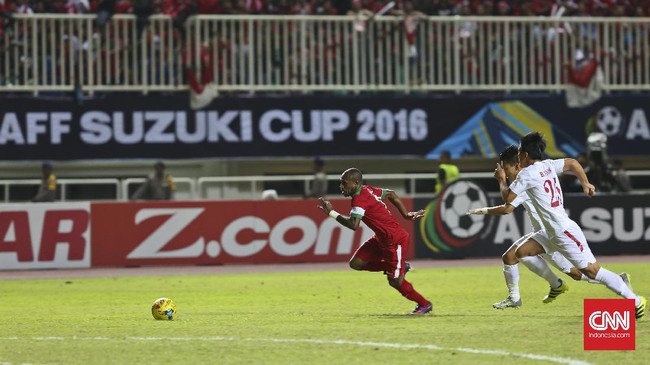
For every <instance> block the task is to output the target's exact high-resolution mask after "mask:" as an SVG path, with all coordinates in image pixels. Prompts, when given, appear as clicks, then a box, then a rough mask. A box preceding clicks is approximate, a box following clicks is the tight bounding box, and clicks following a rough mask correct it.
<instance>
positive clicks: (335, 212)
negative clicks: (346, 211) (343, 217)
mask: <svg viewBox="0 0 650 365" xmlns="http://www.w3.org/2000/svg"><path fill="white" fill-rule="evenodd" d="M328 214H329V216H330V217H332V218H334V219H336V217H338V216H340V214H339V212H337V211H336V210H330V212H329V213H328Z"/></svg>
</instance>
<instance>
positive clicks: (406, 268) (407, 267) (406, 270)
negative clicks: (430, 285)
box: [404, 261, 622, 275]
mask: <svg viewBox="0 0 650 365" xmlns="http://www.w3.org/2000/svg"><path fill="white" fill-rule="evenodd" d="M411 269H412V267H411V263H410V262H408V261H404V275H406V273H407V272H409V271H411ZM621 275H622V274H621Z"/></svg>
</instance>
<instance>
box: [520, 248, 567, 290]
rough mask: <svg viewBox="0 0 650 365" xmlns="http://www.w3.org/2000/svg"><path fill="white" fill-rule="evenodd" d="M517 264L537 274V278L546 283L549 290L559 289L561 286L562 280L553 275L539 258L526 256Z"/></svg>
mask: <svg viewBox="0 0 650 365" xmlns="http://www.w3.org/2000/svg"><path fill="white" fill-rule="evenodd" d="M519 262H521V263H522V264H524V265H526V267H527V268H528V269H529V270H530V271H532V272H534V273H535V274H537V275H538V276H539V277H541V278H543V279H544V280H546V281H548V283H549V285H550V286H551V288H553V289H555V288H559V287H560V285H562V280H560V278H558V277H557V275H555V273H554V272H553V271H551V268H550V267H549V266H548V264H547V263H546V261H544V260H543V259H542V258H541V257H539V256H526V257H522V258H520V259H519Z"/></svg>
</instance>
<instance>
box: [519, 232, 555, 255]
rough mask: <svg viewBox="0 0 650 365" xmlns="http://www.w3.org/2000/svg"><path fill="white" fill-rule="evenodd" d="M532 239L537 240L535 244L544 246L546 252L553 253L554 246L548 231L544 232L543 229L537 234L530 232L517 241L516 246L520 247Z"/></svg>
mask: <svg viewBox="0 0 650 365" xmlns="http://www.w3.org/2000/svg"><path fill="white" fill-rule="evenodd" d="M530 239H532V240H535V242H537V243H539V244H540V245H541V246H542V248H544V251H546V253H551V252H553V251H552V250H553V244H552V242H551V238H550V237H549V236H548V234H547V233H546V231H545V230H543V229H542V230H539V231H537V232H530V233H528V234H526V235H524V236H522V237H521V238H519V239H518V240H516V241H515V243H514V245H515V246H517V247H519V246H521V245H522V244H523V243H524V242H526V241H528V240H530Z"/></svg>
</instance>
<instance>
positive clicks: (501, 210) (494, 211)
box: [467, 204, 515, 215]
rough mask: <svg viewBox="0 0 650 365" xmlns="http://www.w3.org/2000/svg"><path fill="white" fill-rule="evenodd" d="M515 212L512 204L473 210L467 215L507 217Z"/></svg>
mask: <svg viewBox="0 0 650 365" xmlns="http://www.w3.org/2000/svg"><path fill="white" fill-rule="evenodd" d="M514 210H515V207H514V206H512V205H510V204H501V205H498V206H496V207H484V208H478V209H471V210H469V211H467V214H468V215H469V214H476V215H486V214H487V215H506V214H510V213H512V212H513V211H514Z"/></svg>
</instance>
